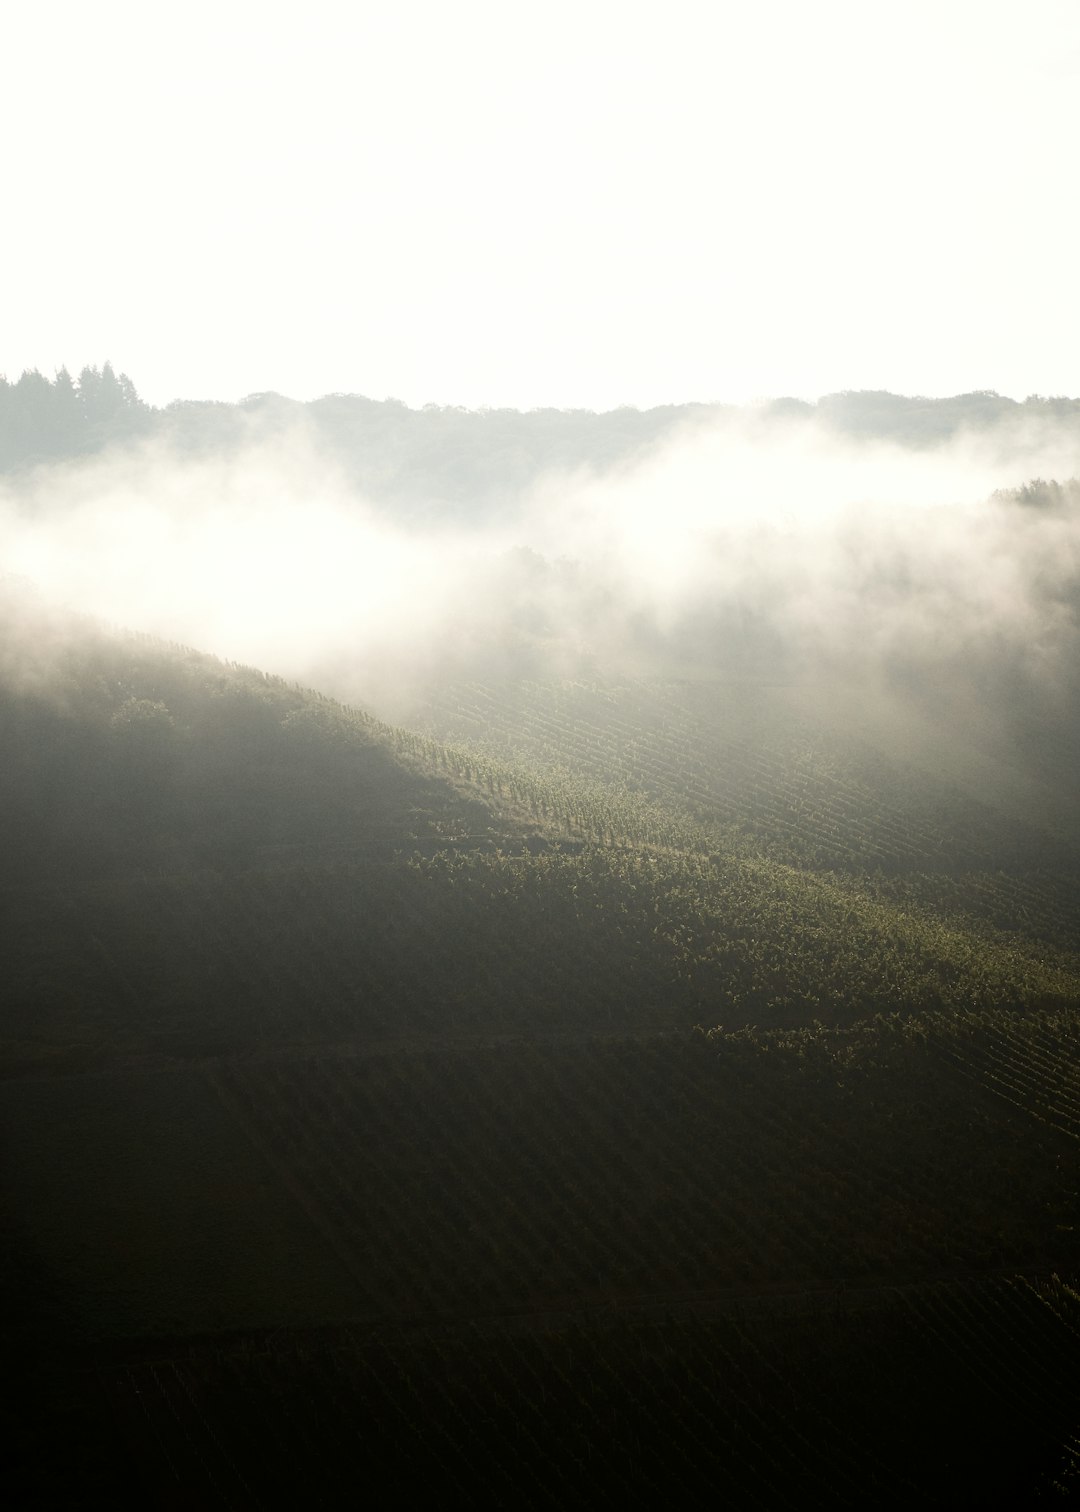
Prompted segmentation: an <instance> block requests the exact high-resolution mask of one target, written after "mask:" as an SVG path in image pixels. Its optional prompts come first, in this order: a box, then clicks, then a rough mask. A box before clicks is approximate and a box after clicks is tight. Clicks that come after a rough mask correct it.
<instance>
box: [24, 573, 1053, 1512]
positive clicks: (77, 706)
mask: <svg viewBox="0 0 1080 1512" xmlns="http://www.w3.org/2000/svg"><path fill="white" fill-rule="evenodd" d="M4 612H5V614H6V617H7V618H6V624H5V627H4V629H5V634H4V645H5V647H6V650H5V655H4V662H3V678H2V691H0V784H2V794H3V796H2V803H0V815H2V824H3V832H2V836H0V907H2V909H3V920H4V928H3V935H2V941H3V946H2V948H3V961H2V970H3V980H4V982H5V1007H4V1016H3V1028H2V1041H3V1047H2V1059H0V1073H2V1076H3V1080H2V1082H0V1126H2V1128H3V1166H2V1176H0V1182H2V1185H0V1192H2V1202H3V1208H2V1227H3V1232H4V1235H5V1240H6V1244H5V1250H6V1254H7V1256H8V1260H7V1265H6V1270H5V1274H4V1282H3V1286H4V1299H5V1302H4V1306H5V1319H6V1324H5V1327H6V1337H7V1341H8V1346H9V1359H10V1361H11V1365H10V1369H9V1378H8V1387H9V1391H8V1400H7V1405H6V1412H7V1415H8V1422H9V1425H10V1427H11V1436H12V1441H13V1442H14V1443H16V1445H17V1452H16V1460H17V1465H16V1469H15V1471H14V1472H13V1475H14V1480H13V1484H15V1485H16V1486H17V1487H18V1488H19V1490H18V1495H19V1496H20V1497H21V1500H19V1501H18V1502H17V1504H18V1505H22V1506H27V1507H30V1506H39V1505H65V1506H70V1505H76V1506H83V1505H86V1506H90V1505H153V1504H155V1503H157V1504H168V1502H167V1498H168V1497H169V1496H172V1497H173V1499H174V1500H175V1501H176V1502H177V1503H178V1504H180V1505H200V1506H233V1507H239V1506H243V1507H247V1506H260V1505H271V1504H273V1503H274V1501H275V1499H276V1500H278V1501H279V1502H280V1497H281V1494H282V1488H288V1490H289V1497H290V1500H291V1501H292V1502H293V1503H295V1504H299V1503H300V1502H302V1501H305V1500H307V1499H311V1498H313V1497H317V1498H321V1499H322V1500H323V1502H324V1504H327V1505H342V1504H345V1503H347V1502H348V1501H349V1500H350V1499H351V1497H352V1496H353V1494H354V1493H355V1486H356V1484H357V1481H356V1477H357V1476H358V1475H360V1474H363V1476H365V1477H367V1478H369V1479H370V1478H371V1477H376V1476H377V1477H378V1479H379V1482H380V1484H383V1485H385V1486H387V1487H389V1488H391V1492H392V1494H393V1495H394V1496H396V1497H397V1498H398V1499H412V1500H419V1501H423V1502H428V1503H432V1504H445V1503H446V1497H447V1491H446V1488H447V1487H448V1486H449V1487H453V1488H455V1490H456V1492H457V1494H458V1495H459V1496H461V1497H464V1498H465V1499H466V1500H468V1501H469V1502H471V1503H472V1504H475V1505H497V1504H507V1503H512V1504H514V1505H534V1506H550V1505H560V1506H570V1505H589V1506H592V1505H603V1504H605V1502H608V1501H610V1502H612V1503H615V1502H617V1503H618V1504H619V1505H627V1504H636V1505H655V1504H656V1503H657V1499H658V1498H659V1499H661V1500H664V1499H668V1498H670V1497H674V1498H675V1499H676V1500H678V1501H679V1502H680V1503H686V1504H688V1505H693V1504H695V1503H697V1502H709V1503H710V1504H714V1502H715V1497H716V1494H717V1490H718V1488H722V1490H723V1494H724V1495H725V1496H726V1497H727V1499H728V1501H729V1502H730V1503H731V1504H732V1505H734V1506H782V1505H798V1506H809V1505H819V1506H866V1505H868V1504H873V1505H875V1506H886V1505H890V1506H898V1507H900V1506H905V1507H910V1506H917V1505H928V1506H931V1505H940V1506H953V1507H955V1506H979V1505H992V1504H994V1502H993V1498H994V1497H995V1496H1000V1495H1003V1494H1006V1495H1007V1496H1011V1497H1012V1499H1013V1503H1014V1504H1018V1503H1019V1502H1021V1501H1025V1500H1027V1499H1030V1498H1031V1497H1033V1496H1035V1495H1045V1496H1047V1497H1049V1496H1051V1495H1053V1496H1055V1497H1056V1498H1057V1499H1058V1501H1059V1503H1060V1502H1061V1501H1062V1500H1063V1499H1066V1498H1069V1497H1070V1496H1075V1492H1076V1490H1077V1482H1076V1455H1077V1435H1078V1432H1080V1393H1078V1391H1077V1387H1076V1381H1077V1380H1078V1379H1080V1374H1078V1372H1077V1364H1078V1363H1080V1301H1078V1297H1077V1292H1076V1290H1075V1286H1076V1278H1077V1277H1078V1276H1080V1237H1078V1236H1080V1225H1078V1223H1077V1216H1076V1215H1077V1174H1078V1168H1077V1156H1076V1152H1077V1139H1078V1137H1080V1052H1078V1049H1077V1040H1076V1031H1077V1018H1078V1013H1080V956H1078V954H1077V937H1076V929H1075V922H1076V918H1077V904H1078V901H1080V868H1078V864H1077V850H1076V845H1075V838H1074V833H1073V831H1072V830H1071V829H1070V827H1069V824H1068V823H1066V822H1062V821H1061V820H1060V815H1062V814H1064V813H1066V812H1067V799H1068V797H1069V796H1070V795H1068V794H1067V792H1066V784H1065V783H1064V782H1063V781H1062V780H1061V779H1060V778H1057V777H1055V773H1054V769H1053V766H1052V764H1051V765H1048V766H1047V767H1046V768H1045V769H1044V771H1043V774H1042V777H1041V779H1040V781H1039V783H1037V784H1036V785H1035V786H1032V784H1031V782H1030V781H1028V780H1027V779H1025V783H1024V784H1023V785H1022V790H1021V788H1019V787H1017V785H1016V783H1015V782H1013V781H1012V779H1011V778H1010V768H1009V764H1008V761H1007V760H1006V759H1005V755H1004V754H1003V753H1001V752H992V751H984V752H982V753H981V756H979V758H978V759H976V758H974V757H973V758H972V759H971V760H970V761H967V762H965V761H963V760H960V759H959V758H955V760H956V762H957V763H958V764H957V765H955V769H954V770H950V771H943V770H942V767H941V763H940V762H939V761H938V760H936V758H935V757H934V755H933V750H932V743H931V745H929V746H928V745H926V744H925V743H924V744H921V745H920V744H919V743H918V742H914V741H911V742H909V743H908V744H907V745H906V746H905V747H903V748H901V747H900V746H899V745H898V744H897V742H896V741H895V740H891V739H890V738H889V736H888V732H887V731H886V730H885V729H884V728H883V727H882V726H880V725H879V726H871V725H866V724H864V725H860V724H858V723H855V722H853V721H852V720H851V719H850V717H848V715H847V713H846V712H845V711H843V710H841V709H840V707H839V705H831V704H827V703H822V702H820V701H817V702H815V701H814V700H810V699H807V698H806V697H804V696H802V695H799V694H797V693H796V692H794V691H792V690H784V689H777V688H772V689H770V688H765V687H761V686H758V685H752V684H748V685H742V684H725V685H715V684H713V685H710V684H707V683H703V682H701V681H700V680H698V681H694V680H688V679H686V680H680V679H679V678H678V677H675V676H673V675H672V674H671V671H670V669H668V670H667V671H666V672H665V674H664V675H663V676H653V677H650V678H641V679H637V680H632V679H627V678H625V677H616V676H610V677H606V678H605V677H602V676H601V675H600V674H597V676H596V677H595V678H593V679H591V680H589V681H585V680H581V679H578V680H575V681H572V682H571V681H563V682H554V681H551V682H547V683H540V682H532V683H529V684H523V683H520V682H491V683H484V684H478V683H468V684H462V685H460V686H447V687H446V688H444V689H443V690H442V691H441V692H440V693H439V695H438V696H437V698H436V699H435V700H434V701H432V702H431V703H429V704H428V705H427V706H426V707H425V708H423V709H417V710H416V711H415V714H414V717H413V718H412V719H411V721H410V727H409V728H408V729H406V728H400V727H391V726H388V725H386V724H383V723H382V722H380V721H379V720H378V719H376V718H374V717H373V716H371V715H370V714H367V713H365V712H362V711H358V710H355V709H349V708H346V707H343V706H342V705H340V704H338V703H336V702H334V701H332V700H330V699H327V698H325V697H323V696H321V695H319V694H317V693H313V692H310V691H305V690H303V689H301V688H298V687H296V686H295V685H292V684H288V683H285V682H283V681H281V680H280V679H277V678H275V677H273V676H270V675H267V674H265V673H263V672H260V671H256V670H254V669H251V668H245V667H237V666H235V665H230V664H224V663H221V662H219V661H217V660H215V659H214V658H212V657H208V656H205V655H203V654H200V653H198V652H196V651H194V650H191V649H190V648H186V647H179V646H167V645H164V644H162V643H160V642H157V641H154V640H151V639H149V638H147V637H142V636H138V635H133V634H130V633H127V632H109V631H106V630H104V629H102V628H101V627H99V626H95V625H93V624H90V623H86V622H81V623H80V622H73V621H71V620H69V619H66V618H64V617H57V616H55V615H52V614H49V613H47V612H46V611H45V610H43V609H42V608H40V606H35V604H34V603H33V601H32V600H29V599H27V597H26V596H25V595H14V594H10V593H9V595H8V596H7V600H6V606H5V611H4ZM954 749H955V747H954ZM928 751H929V752H930V754H929V755H928ZM1055 813H1056V814H1058V815H1059V822H1057V823H1056V824H1055V823H1054V815H1055ZM883 1359H887V1360H888V1362H889V1366H888V1369H887V1370H882V1369H881V1365H880V1362H881V1361H882V1360H883ZM58 1441H59V1442H62V1443H63V1444H64V1445H65V1452H64V1454H63V1455H60V1456H57V1455H55V1454H53V1453H52V1452H51V1449H50V1446H51V1445H53V1444H55V1443H56V1442H58Z"/></svg>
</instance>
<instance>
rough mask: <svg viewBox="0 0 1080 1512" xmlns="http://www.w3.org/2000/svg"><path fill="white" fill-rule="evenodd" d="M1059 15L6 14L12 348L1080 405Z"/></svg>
mask: <svg viewBox="0 0 1080 1512" xmlns="http://www.w3.org/2000/svg"><path fill="white" fill-rule="evenodd" d="M1078 85H1080V3H1077V0H974V3H968V0H930V3H926V0H902V3H892V0H888V3H886V0H852V3H847V0H813V3H811V0H738V3H730V0H700V3H699V0H570V3H567V0H544V3H542V4H540V3H534V4H532V5H529V6H525V5H524V4H520V3H517V0H492V3H489V0H378V3H371V0H351V3H348V4H342V5H330V4H326V3H323V0H305V3H302V4H300V3H273V0H262V3H259V4H253V3H247V0H213V3H209V4H208V3H204V0H187V3H185V4H183V5H170V6H163V5H157V4H150V3H147V0H135V3H126V0H96V3H94V4H88V3H86V0H77V3H66V0H59V3H58V0H34V3H33V4H22V5H19V6H10V7H7V8H6V9H5V15H4V23H3V43H2V51H0V116H2V120H0V127H2V131H3V137H2V140H3V142H4V144H5V146H4V156H3V199H2V204H3V208H4V211H5V212H6V213H5V219H4V236H3V242H2V248H3V250H2V264H0V278H2V283H0V287H2V289H3V306H2V320H0V371H6V372H7V374H8V376H9V377H11V378H14V377H16V376H17V375H18V373H19V372H20V371H21V370H22V368H23V367H27V366H38V367H40V368H41V369H42V370H43V371H44V372H46V373H49V374H50V375H51V373H52V372H53V370H54V369H55V368H56V367H58V366H59V365H60V364H61V363H67V364H68V366H69V367H71V368H72V369H76V370H77V369H78V368H79V367H81V366H82V365H83V363H85V362H92V363H100V362H102V361H104V360H105V359H106V358H109V359H111V360H112V361H113V363H114V364H115V366H116V367H117V368H118V369H124V370H126V371H127V372H128V373H129V374H130V375H131V377H132V378H133V379H134V380H135V383H136V386H137V387H138V389H139V391H140V393H141V394H142V395H143V397H144V398H147V399H149V400H150V401H152V402H153V403H157V404H163V403H167V402H168V401H169V400H171V399H173V398H176V397H184V398H219V399H236V398H238V397H240V396H241V395H243V394H245V393H249V392H253V391H257V390H261V389H277V390H280V391H281V392H283V393H287V394H291V395H293V396H294V397H296V398H312V397H314V396H316V395H318V394H322V393H327V392H332V391H335V390H340V391H348V392H355V393H364V394H368V395H370V396H372V397H375V398H381V397H384V396H386V395H396V396H397V397H399V398H402V399H404V400H406V401H407V402H408V403H410V404H422V403H425V402H427V401H434V402H437V403H458V404H466V405H470V406H475V405H481V404H492V405H498V404H507V405H515V406H520V407H530V406H533V405H541V404H553V405H559V406H571V405H585V406H589V407H595V408H607V407H611V406H613V405H616V404H620V403H630V404H638V405H642V406H644V405H650V404H656V403H663V402H678V401H683V400H687V399H721V400H734V401H742V400H746V399H751V398H755V397H762V396H767V395H778V394H798V395H801V396H803V397H806V398H815V397H817V396H818V395H819V394H821V393H826V392H829V391H833V390H837V389H842V388H890V389H892V390H894V391H896V392H903V393H924V394H950V393H957V392H961V391H964V390H969V389H973V388H995V389H998V390H999V391H1000V392H1002V393H1007V394H1012V395H1014V396H1016V397H1019V398H1022V397H1024V396H1025V395H1026V394H1029V393H1042V394H1056V393H1067V394H1070V395H1077V394H1080V298H1078V292H1077V291H1078V288H1080V277H1078V274H1077V258H1076V246H1077V227H1078V219H1077V210H1076V205H1077V200H1076V183H1077V174H1078V167H1077V157H1076V150H1077V126H1076V100H1077V97H1078Z"/></svg>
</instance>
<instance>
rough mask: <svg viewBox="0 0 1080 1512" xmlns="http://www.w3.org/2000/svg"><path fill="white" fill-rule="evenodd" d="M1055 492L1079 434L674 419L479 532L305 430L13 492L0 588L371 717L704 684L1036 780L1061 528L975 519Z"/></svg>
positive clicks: (506, 507)
mask: <svg viewBox="0 0 1080 1512" xmlns="http://www.w3.org/2000/svg"><path fill="white" fill-rule="evenodd" d="M1078 474H1080V434H1078V431H1077V428H1076V427H1075V425H1074V424H1069V423H1067V421H1066V420H1062V421H1061V422H1060V423H1056V424H1055V423H1054V422H1053V418H1052V416H1050V417H1048V416H1047V415H1045V414H1041V415H1038V416H1034V417H1032V418H1031V420H1030V421H1029V422H1028V421H1025V422H1024V423H1023V424H1013V425H1011V426H1010V427H1008V428H1007V429H1005V428H1002V427H998V428H996V429H995V428H991V429H989V430H984V431H980V432H975V431H970V432H966V431H960V432H958V433H956V434H954V435H953V436H951V438H949V439H947V440H945V441H944V442H942V444H940V445H936V446H929V447H927V446H923V447H913V446H904V445H902V444H899V443H898V442H896V441H886V440H881V439H875V438H872V437H871V438H869V439H865V440H859V439H856V438H852V437H851V436H843V435H839V434H838V433H837V432H836V430H835V429H832V428H830V427H829V426H827V425H825V424H824V423H823V422H822V420H821V419H820V417H818V416H815V415H814V414H813V413H810V414H807V413H799V414H798V415H785V414H784V413H783V412H780V413H777V412H776V410H775V409H772V410H770V409H765V408H758V409H753V408H751V409H745V410H740V411H728V412H724V413H720V414H718V413H716V412H714V411H702V412H693V411H689V412H688V413H687V416H686V418H685V419H684V420H683V421H682V422H681V423H680V424H677V425H675V426H673V427H671V428H670V429H669V430H668V431H667V432H666V433H664V434H663V435H661V436H660V437H659V438H656V437H653V438H651V439H650V441H649V444H648V445H646V446H644V447H642V448H639V449H637V450H636V451H631V452H630V453H628V454H627V455H625V456H623V457H622V458H621V459H616V460H614V461H610V460H609V461H608V462H607V463H605V464H603V465H599V464H598V465H585V464H579V465H575V466H572V467H566V466H556V465H551V466H544V465H542V464H541V465H540V466H538V467H537V468H535V469H533V471H532V473H531V474H530V475H529V476H527V477H526V478H525V479H524V481H523V482H522V480H521V477H520V474H519V475H516V476H515V478H514V480H513V481H508V483H507V487H506V490H505V493H504V495H503V497H502V499H501V501H500V505H499V507H498V508H496V509H492V508H490V507H487V508H485V509H484V510H482V511H479V510H478V511H476V512H475V514H470V511H469V509H468V507H467V505H466V507H465V508H461V507H458V508H455V509H454V510H452V511H451V510H448V509H446V510H444V509H442V508H441V507H440V500H439V498H438V496H437V492H438V491H437V488H436V489H433V497H432V498H431V500H430V501H429V507H427V508H426V509H424V510H422V511H420V512H419V513H418V512H417V511H415V510H413V511H410V512H408V513H407V514H406V512H404V511H403V510H402V509H401V507H400V504H399V502H398V501H397V500H396V499H395V497H393V496H392V495H391V494H390V493H389V492H388V493H387V494H382V493H380V490H379V488H378V487H377V486H372V485H371V484H370V483H369V484H368V486H366V487H365V488H360V487H358V486H357V484H356V481H355V479H354V478H353V477H352V476H351V475H350V474H349V472H348V471H347V469H346V468H344V467H343V466H342V464H341V461H340V459H339V458H336V457H335V456H334V455H333V453H332V452H330V451H328V449H327V448H326V447H325V446H323V445H322V444H321V443H320V439H319V436H318V434H317V432H316V431H315V430H314V429H313V428H312V427H311V426H310V425H309V424H307V423H305V421H304V419H303V417H302V415H301V416H299V417H294V418H293V419H292V420H290V421H289V422H288V423H284V424H282V425H280V426H278V427H272V426H267V425H262V426H260V425H255V424H253V425H252V426H251V427H250V430H249V432H247V433H246V434H245V435H243V436H242V437H241V438H240V439H239V440H237V439H236V438H235V437H234V438H233V439H232V440H231V441H230V442H229V444H228V445H224V444H223V445H221V446H218V447H210V448H209V449H203V450H201V451H199V452H197V453H192V451H191V450H190V448H189V449H186V450H185V449H184V448H181V447H179V446H177V445H175V444H173V443H171V442H170V441H168V440H167V439H165V440H163V439H161V438H160V437H158V438H156V439H151V440H147V441H144V442H142V443H141V444H135V445H131V446H128V447H126V448H123V449H114V450H112V451H106V452H104V453H102V454H100V455H98V456H96V457H93V458H91V459H85V460H82V461H78V462H69V463H66V464H63V465H60V464H53V465H49V466H42V467H39V468H37V469H36V470H33V471H30V472H27V473H24V474H22V475H21V476H19V477H9V478H8V479H7V480H6V482H5V483H4V484H3V486H2V489H0V573H3V574H5V575H15V576H19V577H23V578H27V579H29V580H31V582H32V583H33V584H35V585H36V589H37V591H38V593H39V595H40V596H41V597H42V598H43V599H44V600H45V601H46V602H47V603H51V604H54V605H56V606H66V607H68V608H72V609H76V610H79V611H81V612H83V613H86V614H90V615H93V616H96V617H99V618H102V619H104V620H106V621H108V622H110V623H113V624H121V625H124V626H129V627H132V628H136V629H140V630H144V631H151V632H154V633H156V634H158V635H160V636H162V637H164V638H166V639H169V640H174V641H181V642H183V643H185V644H189V645H193V646H196V647H198V648H199V649H203V650H208V651H211V652H214V653H216V654H218V655H220V656H222V657H225V658H229V659H233V660H238V661H241V662H244V663H248V664H251V665H255V666H259V667H261V668H264V669H266V670H268V671H272V672H276V673H279V674H281V675H283V676H286V677H288V678H290V679H295V680H297V681H300V682H302V683H304V684H307V685H311V686H317V687H319V688H320V689H322V690H324V691H326V692H329V693H333V694H335V695H337V696H339V697H342V698H343V699H346V700H348V701H352V702H360V703H364V704H367V705H369V706H373V707H374V708H375V709H376V710H377V711H378V712H380V713H381V714H383V715H386V716H388V717H391V718H408V717H409V715H410V713H411V712H413V711H414V710H415V709H416V708H417V707H419V706H420V705H422V703H423V700H424V698H425V696H426V694H427V693H428V692H429V691H430V689H431V686H432V684H433V683H436V682H440V681H444V680H447V679H468V678H486V679H490V678H493V677H499V676H504V675H525V676H529V677H533V678H536V677H543V676H548V675H558V676H583V675H618V676H625V675H646V676H658V677H664V678H667V679H673V678H685V677H693V678H695V679H701V678H714V679H716V680H717V681H720V682H723V681H729V682H730V681H732V680H740V681H749V682H759V683H766V684H769V685H773V686H775V685H787V686H793V687H803V688H810V689H817V690H820V693H821V696H822V697H824V696H825V695H826V693H827V692H828V693H830V694H835V695H836V696H837V697H838V698H839V697H844V698H846V699H848V700H849V701H851V700H854V706H856V707H859V706H862V707H864V708H865V709H869V708H870V707H871V706H872V705H875V706H882V707H883V706H884V704H885V703H886V702H888V703H889V704H890V706H891V707H892V708H893V710H894V711H895V706H897V705H899V706H900V707H901V708H909V709H910V711H911V714H912V718H913V719H914V718H915V717H916V716H917V717H918V718H919V719H921V720H923V721H924V722H925V721H929V722H931V723H932V722H934V721H937V722H939V723H940V724H941V725H942V727H943V728H944V727H946V726H952V727H954V728H959V727H961V726H963V727H965V728H966V729H967V730H968V731H969V735H970V739H971V740H972V741H973V742H976V743H977V742H980V741H987V740H989V741H993V740H999V741H1003V742H1006V743H1009V742H1011V748H1015V749H1016V750H1018V751H1026V752H1027V755H1026V756H1025V757H1024V758H1023V759H1025V760H1027V759H1030V760H1032V761H1033V762H1035V763H1036V764H1037V763H1038V761H1039V760H1040V759H1042V757H1043V756H1047V753H1050V755H1049V756H1047V759H1048V760H1049V759H1051V757H1052V764H1053V763H1057V762H1058V761H1059V760H1060V753H1061V750H1062V748H1063V747H1062V742H1064V743H1065V745H1066V746H1071V743H1072V742H1073V741H1074V740H1075V736H1076V713H1077V709H1078V708H1080V678H1078V673H1077V667H1078V666H1080V656H1078V652H1080V625H1078V619H1080V503H1078V500H1077V497H1076V493H1075V491H1074V492H1072V493H1070V491H1069V490H1068V489H1065V490H1064V491H1059V496H1058V497H1057V498H1055V499H1050V500H1049V501H1047V500H1043V501H1042V502H1039V501H1035V502H1028V503H1026V504H1025V503H1023V502H1020V501H1018V500H1017V499H1016V498H1014V497H1001V496H999V497H994V495H995V493H997V492H998V491H1001V490H1009V489H1016V488H1017V487H1018V486H1019V485H1021V484H1023V483H1024V482H1025V481H1026V480H1029V479H1032V478H1044V479H1050V478H1056V479H1063V480H1064V479H1070V478H1073V477H1075V476H1076V475H1078Z"/></svg>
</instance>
